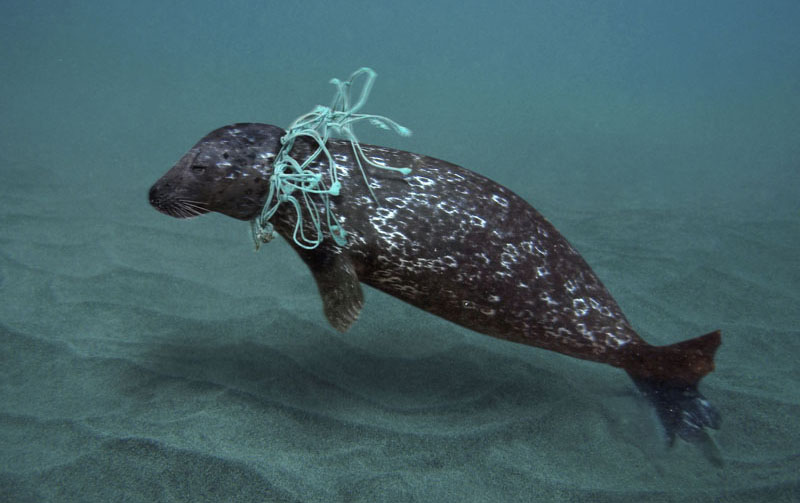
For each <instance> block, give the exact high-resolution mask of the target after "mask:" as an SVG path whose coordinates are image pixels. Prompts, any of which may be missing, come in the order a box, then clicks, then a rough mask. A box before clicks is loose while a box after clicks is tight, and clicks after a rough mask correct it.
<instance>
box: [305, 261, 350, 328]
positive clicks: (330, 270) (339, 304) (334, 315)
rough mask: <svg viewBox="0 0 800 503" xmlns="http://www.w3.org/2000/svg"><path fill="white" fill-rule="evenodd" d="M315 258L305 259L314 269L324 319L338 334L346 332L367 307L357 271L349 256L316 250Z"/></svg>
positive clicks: (312, 269) (312, 271)
mask: <svg viewBox="0 0 800 503" xmlns="http://www.w3.org/2000/svg"><path fill="white" fill-rule="evenodd" d="M310 255H313V257H303V258H304V259H305V262H306V264H308V266H309V267H310V268H311V273H312V274H313V275H314V279H315V280H316V281H317V288H318V289H319V294H320V296H321V297H322V307H323V309H324V311H325V317H326V318H328V321H329V322H330V324H331V325H332V326H333V328H335V329H336V330H338V331H339V332H347V330H348V329H349V328H350V327H351V326H352V325H353V323H355V321H356V319H358V315H359V313H361V307H362V306H363V305H364V294H363V292H362V291H361V284H360V283H359V281H358V275H357V274H356V270H355V267H354V266H353V263H352V261H351V260H350V258H349V257H347V255H345V254H343V253H339V254H335V255H334V254H332V253H330V252H329V251H325V250H320V249H317V250H314V251H313V252H311V253H310Z"/></svg>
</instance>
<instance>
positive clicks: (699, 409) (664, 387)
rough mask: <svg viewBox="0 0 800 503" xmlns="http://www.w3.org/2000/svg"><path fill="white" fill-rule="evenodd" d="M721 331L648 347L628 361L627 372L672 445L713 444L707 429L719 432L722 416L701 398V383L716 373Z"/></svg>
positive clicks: (638, 350) (631, 356) (639, 350)
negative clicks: (677, 440) (680, 442)
mask: <svg viewBox="0 0 800 503" xmlns="http://www.w3.org/2000/svg"><path fill="white" fill-rule="evenodd" d="M721 337H722V336H721V334H720V332H719V331H716V332H711V333H709V334H706V335H703V336H700V337H697V338H695V339H690V340H688V341H683V342H679V343H677V344H672V345H670V346H662V347H655V346H645V347H643V348H638V349H637V350H636V351H635V353H634V354H632V355H630V356H629V357H628V361H627V363H626V365H625V370H626V371H627V372H628V375H630V377H631V379H633V382H634V384H636V387H637V388H638V389H639V391H641V392H642V394H643V395H644V396H645V397H646V398H647V399H648V400H649V401H650V403H651V404H652V405H653V407H654V408H655V409H656V413H657V414H658V418H659V419H660V420H661V424H662V425H663V426H664V430H665V432H666V434H667V438H668V439H669V441H670V443H672V442H674V440H675V437H676V436H679V437H681V438H682V439H684V440H686V441H687V442H692V443H707V442H708V441H710V439H709V437H708V434H707V433H706V430H705V428H713V429H718V428H719V426H720V423H721V417H720V415H719V412H717V410H716V409H715V408H714V406H713V405H711V403H709V401H708V400H706V398H705V397H704V396H703V395H702V394H700V392H699V391H698V389H697V387H698V384H699V383H700V380H701V379H702V378H703V377H704V376H705V375H706V374H708V373H709V372H711V371H712V370H713V369H714V353H715V352H716V350H717V348H718V347H719V345H720V342H721Z"/></svg>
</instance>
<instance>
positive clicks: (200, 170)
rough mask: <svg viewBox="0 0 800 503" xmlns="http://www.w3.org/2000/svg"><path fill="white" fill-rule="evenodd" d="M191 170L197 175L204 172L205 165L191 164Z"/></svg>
mask: <svg viewBox="0 0 800 503" xmlns="http://www.w3.org/2000/svg"><path fill="white" fill-rule="evenodd" d="M192 171H193V172H194V173H196V174H198V175H202V174H203V173H205V172H206V166H203V165H201V164H193V165H192Z"/></svg>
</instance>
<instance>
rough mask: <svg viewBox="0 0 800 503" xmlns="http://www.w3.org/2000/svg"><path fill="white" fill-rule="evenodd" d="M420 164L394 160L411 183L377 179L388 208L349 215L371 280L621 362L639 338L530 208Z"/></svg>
mask: <svg viewBox="0 0 800 503" xmlns="http://www.w3.org/2000/svg"><path fill="white" fill-rule="evenodd" d="M383 150H384V152H383V153H382V154H383V156H384V157H385V156H386V152H385V150H386V149H383ZM379 154H381V153H380V152H377V153H376V152H374V151H370V150H368V151H367V155H370V156H374V157H373V158H375V157H377V158H379V159H383V158H384V157H381V156H380V155H379ZM409 157H410V159H398V155H393V156H391V157H390V158H389V159H386V162H387V163H390V162H391V163H393V165H407V164H400V163H401V162H403V161H405V162H406V163H408V162H409V161H410V162H411V164H412V165H413V174H412V175H410V176H408V177H406V178H405V179H402V180H401V179H398V178H397V177H392V176H385V175H384V176H381V175H382V174H381V173H371V174H370V176H371V177H375V178H376V179H377V180H378V185H379V186H380V187H381V188H380V189H379V190H380V191H381V192H380V193H381V194H387V196H385V197H382V198H381V206H380V207H377V206H376V205H369V206H370V207H369V208H364V210H365V212H364V213H363V214H362V213H361V212H358V213H355V214H354V213H353V208H352V206H351V205H352V199H351V201H350V205H348V206H349V207H348V208H347V209H343V212H342V213H343V214H344V215H346V219H345V223H344V224H345V226H346V228H347V229H348V232H352V233H353V234H356V235H358V236H360V237H361V239H356V240H354V243H353V244H352V245H351V246H348V247H347V248H348V253H350V254H352V255H354V256H359V259H358V262H360V263H362V264H363V267H362V270H360V271H359V277H360V278H361V281H363V282H365V283H367V284H369V285H370V286H373V287H375V288H378V289H380V290H383V291H385V292H387V293H389V294H391V295H394V296H396V297H398V298H401V299H403V300H405V301H407V302H409V303H411V304H414V305H415V306H418V307H420V308H422V309H425V310H426V311H429V312H431V313H433V314H436V315H438V316H441V317H443V318H445V319H448V320H450V321H453V322H455V323H458V324H460V325H462V326H465V327H467V328H470V329H472V330H476V331H479V332H482V333H485V334H488V335H492V336H495V337H499V338H503V339H507V340H512V341H515V342H522V343H525V344H529V345H534V346H539V347H544V348H548V349H554V350H556V351H559V352H562V353H566V354H569V355H571V356H578V357H581V358H587V359H591V360H600V361H604V362H609V359H611V360H613V359H614V358H613V356H611V355H609V352H610V351H611V352H613V350H615V349H617V348H620V347H622V346H624V345H626V344H628V343H629V342H631V341H635V340H639V338H638V336H637V335H636V333H635V332H634V331H633V330H632V329H631V327H630V325H629V324H628V322H627V320H626V319H625V316H624V315H623V314H622V311H621V310H620V308H619V306H618V305H617V304H616V302H615V301H614V300H613V298H612V297H611V295H610V294H609V293H608V291H607V290H606V289H605V287H603V285H602V283H601V282H600V281H599V279H598V278H597V277H596V275H595V274H594V273H593V272H592V270H591V268H590V267H589V266H588V265H587V264H586V262H585V261H584V260H583V259H582V258H581V256H580V255H579V254H578V253H577V252H576V251H575V249H574V248H573V247H572V246H571V245H570V244H569V243H568V242H567V241H566V239H564V238H563V237H562V236H561V234H560V233H558V231H556V229H555V228H554V227H553V225H552V224H550V222H548V221H547V220H546V219H545V218H544V217H543V216H542V215H541V214H539V212H537V211H536V210H535V209H534V208H532V207H531V206H530V205H529V204H527V203H526V202H525V201H524V200H523V199H521V198H520V197H519V196H517V195H516V194H514V193H513V192H512V191H510V190H509V189H507V188H505V187H503V186H501V185H499V184H497V183H495V182H493V181H491V180H489V179H487V178H485V177H482V176H480V175H478V174H476V173H473V172H470V171H467V170H465V169H463V168H460V167H459V166H456V165H454V164H451V163H447V162H445V161H440V160H437V159H433V158H430V157H425V156H418V155H413V154H410V155H409ZM388 194H391V195H388ZM343 200H344V198H343ZM354 217H355V218H354ZM611 363H613V362H611Z"/></svg>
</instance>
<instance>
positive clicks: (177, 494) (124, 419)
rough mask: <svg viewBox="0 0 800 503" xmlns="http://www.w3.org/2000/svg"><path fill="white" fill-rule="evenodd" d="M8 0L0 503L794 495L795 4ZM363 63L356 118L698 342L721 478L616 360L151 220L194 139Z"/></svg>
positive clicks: (300, 95)
mask: <svg viewBox="0 0 800 503" xmlns="http://www.w3.org/2000/svg"><path fill="white" fill-rule="evenodd" d="M741 4H744V5H743V6H742V5H739V4H736V3H734V2H721V3H719V4H714V3H712V2H704V3H703V4H702V7H697V6H695V4H694V3H691V2H670V3H669V5H670V6H669V7H667V6H666V5H660V4H658V3H645V2H633V1H631V2H614V3H612V2H605V3H604V2H599V3H584V2H572V3H570V2H534V3H533V7H527V8H526V9H527V10H523V9H522V8H521V7H519V6H515V5H513V4H511V3H506V4H502V3H501V7H496V8H488V7H483V6H481V4H476V5H471V4H469V3H463V2H459V3H457V4H456V3H452V4H444V3H443V4H441V5H439V6H438V7H436V8H430V7H429V8H427V10H425V9H423V7H421V6H420V5H417V4H415V3H410V4H408V5H404V6H398V5H395V6H393V7H382V6H381V5H380V2H379V3H378V4H368V3H352V2H351V3H343V4H340V5H338V6H337V7H336V8H330V7H328V8H326V7H324V6H323V4H321V3H310V4H307V5H304V6H303V7H299V6H295V7H292V6H285V5H281V4H277V3H276V4H274V5H273V4H270V3H263V2H250V3H246V2H230V3H228V4H224V5H217V4H213V5H212V4H209V5H205V4H202V3H200V2H195V3H175V4H161V3H159V4H155V3H153V4H149V3H143V4H141V5H139V6H137V7H133V6H118V5H115V4H113V3H112V4H106V3H103V4H101V3H97V4H96V5H93V4H91V3H90V2H83V3H81V2H52V3H48V2H38V3H29V2H16V1H12V2H10V3H9V5H7V6H6V7H5V12H4V15H3V17H2V18H1V19H0V28H2V30H1V31H0V37H2V39H1V40H0V75H1V76H0V501H3V502H35V501H53V502H66V501H81V502H92V501H98V502H99V501H103V502H107V501H126V502H128V501H130V502H153V501H187V502H199V501H258V502H272V501H287V502H288V501H308V502H311V501H315V502H335V501H363V502H377V501H391V502H404V501H418V502H428V501H436V502H449V501H459V502H464V501H499V502H505V501H637V502H638V501H726V502H739V501H784V502H788V501H798V500H800V481H798V479H799V478H800V475H798V474H800V428H799V427H798V419H797V418H798V416H800V386H798V384H800V382H799V380H798V377H799V376H800V366H798V364H797V359H798V354H800V339H798V337H800V330H798V328H797V323H798V319H799V318H800V316H798V303H799V302H800V287H799V286H798V285H800V259H798V249H800V205H799V204H798V195H799V194H800V183H799V182H800V119H798V117H800V98H798V96H800V87H799V86H798V82H800V64H799V63H800V57H799V56H798V54H800V42H799V41H798V39H799V38H800V35H798V33H796V30H795V29H794V28H793V27H796V26H797V25H798V19H800V18H799V17H798V8H797V5H796V3H795V2H783V3H782V2H769V3H767V4H764V5H761V6H760V5H757V4H756V3H755V2H741ZM363 64H370V65H372V66H374V67H375V68H376V69H377V70H378V71H379V73H380V75H381V77H380V78H379V79H378V82H377V86H376V88H375V91H374V94H373V99H372V101H370V104H369V106H368V111H371V112H375V113H382V114H386V115H389V116H391V117H393V118H395V119H397V120H398V121H400V122H402V123H404V124H406V125H407V126H409V127H411V128H412V129H413V130H414V131H415V136H413V137H412V138H410V139H401V138H395V137H391V136H388V135H380V134H374V133H371V132H369V131H364V137H365V138H367V139H369V140H370V141H373V142H380V143H382V144H385V145H389V146H393V147H396V148H403V149H408V150H413V151H418V152H421V153H425V154H429V155H433V156H436V157H441V158H445V159H448V160H450V161H453V162H457V163H460V164H463V165H465V166H466V167H469V168H471V169H474V170H476V171H479V172H481V173H483V174H485V175H487V176H490V177H491V178H494V179H496V180H498V181H499V182H501V183H503V184H505V185H507V186H509V187H511V188H512V189H513V190H515V191H516V192H517V193H519V194H520V195H522V196H523V197H525V198H526V199H527V200H528V201H530V202H531V203H532V204H533V205H534V206H536V207H537V208H538V209H539V210H540V211H542V212H543V213H544V214H545V215H547V216H548V217H549V218H550V219H551V220H552V221H553V222H554V223H555V224H556V226H557V227H558V228H559V229H560V230H561V231H562V233H563V234H564V235H565V236H567V238H568V239H569V240H570V241H571V242H572V243H573V244H574V245H575V246H576V247H577V248H578V249H579V250H580V251H581V252H582V253H583V254H584V256H585V257H586V259H587V260H588V261H589V263H590V264H592V266H593V267H594V268H595V270H596V271H597V273H598V274H599V275H600V277H601V278H603V280H604V281H605V283H606V285H607V286H608V287H609V289H610V290H611V291H612V292H613V293H614V295H615V297H616V299H617V300H618V301H619V303H620V304H621V306H622V307H623V309H624V310H625V312H626V314H627V315H628V317H629V318H630V319H631V320H632V321H633V323H634V325H635V326H636V327H638V329H639V330H640V331H641V334H642V335H643V336H644V337H645V338H646V339H647V340H649V341H650V342H652V343H656V344H668V343H673V342H677V341H679V340H682V339H685V338H689V337H694V336H697V335H700V334H702V333H705V332H707V331H710V330H713V329H717V328H719V329H722V331H723V334H724V342H723V346H722V348H721V349H720V351H719V353H718V357H717V370H716V371H715V372H714V373H713V374H711V375H710V376H709V377H708V378H706V379H705V380H704V381H703V384H702V390H703V392H704V393H705V394H706V396H707V397H708V398H709V399H710V400H711V401H712V402H713V403H714V404H715V405H716V406H717V407H718V408H719V409H720V411H721V413H722V414H723V418H724V423H723V426H722V428H721V429H720V430H719V431H717V432H714V433H713V434H712V435H713V438H714V441H715V442H716V444H717V446H718V448H719V451H720V453H721V456H722V459H723V464H722V465H721V466H718V465H715V464H713V463H710V462H709V461H708V459H707V458H706V457H705V456H704V455H703V453H702V452H701V451H699V450H698V449H696V448H695V447H693V446H691V445H688V444H684V443H681V442H679V443H678V444H677V445H676V446H675V447H673V448H671V449H668V448H667V447H666V446H665V443H664V439H663V438H662V437H661V436H660V435H661V433H660V430H659V425H658V424H657V422H656V420H655V418H654V417H653V414H652V412H651V411H650V409H649V408H648V405H647V404H646V403H645V402H644V401H643V400H642V399H641V398H639V397H638V396H637V395H636V393H635V392H634V390H633V387H632V385H631V383H630V382H628V380H627V377H626V376H624V375H623V374H622V373H621V372H619V371H617V370H615V369H612V368H611V367H606V366H603V365H598V364H592V363H587V362H582V361H579V360H575V359H571V358H567V357H564V356H561V355H558V354H555V353H549V352H546V351H542V350H538V349H535V348H529V347H523V346H517V345H514V344H511V343H506V342H502V341H498V340H494V339H490V338H488V337H485V336H481V335H478V334H476V333H473V332H470V331H468V330H466V329H462V328H459V327H456V326H454V325H452V324H449V323H447V322H445V321H442V320H440V319H438V318H435V317H433V316H431V315H428V314H426V313H424V312H422V311H420V310H416V309H414V308H412V307H409V306H407V305H404V304H403V303H401V302H399V301H396V300H395V299H393V298H391V297H389V296H387V295H385V294H382V293H380V292H377V291H375V290H371V289H369V288H367V289H366V292H365V294H366V305H365V308H364V310H363V312H362V315H361V318H360V320H359V321H358V323H357V324H356V325H355V326H354V327H353V329H352V330H351V331H350V332H349V333H347V334H339V333H337V332H335V331H334V330H333V329H332V328H330V327H329V326H328V325H327V324H326V321H325V320H324V318H323V315H322V311H321V306H320V302H319V299H318V295H317V292H316V287H315V285H314V284H313V281H312V279H311V276H310V274H309V273H308V271H307V270H306V269H305V266H304V265H303V264H302V263H301V262H300V260H299V259H298V258H297V257H296V256H295V255H294V253H293V252H292V251H291V249H290V248H289V247H288V246H287V245H286V243H283V242H278V241H277V240H276V241H275V242H273V243H271V244H269V245H268V246H267V247H266V248H264V249H262V250H261V251H260V252H258V253H255V252H254V251H253V249H252V246H251V243H250V240H249V236H248V234H247V225H246V224H245V223H243V222H236V221H234V220H231V219H227V218H225V217H222V216H218V215H211V216H204V217H202V218H198V219H194V220H191V221H178V220H174V219H170V218H167V217H165V216H163V215H160V214H158V213H156V212H155V211H154V210H152V209H151V208H150V207H149V206H148V204H147V200H146V193H147V189H148V188H149V186H150V184H151V183H152V182H153V181H155V180H156V179H157V178H158V177H159V176H160V175H161V174H162V173H163V172H164V171H166V170H167V169H168V168H169V167H170V166H171V165H172V163H174V162H175V161H176V160H177V159H178V158H179V157H180V156H181V155H182V154H183V152H184V151H185V150H187V149H188V148H189V147H190V146H191V145H192V144H193V143H194V142H195V141H196V140H197V139H199V138H200V137H201V136H202V135H204V134H205V133H206V132H208V131H209V130H211V129H214V128H215V127H218V126H221V125H224V124H226V123H230V122H235V121H249V120H259V121H264V122H272V123H275V124H279V125H284V126H285V125H286V124H288V122H289V121H291V119H293V118H294V117H295V116H297V115H299V114H301V113H303V112H305V111H307V110H310V109H311V107H312V106H313V105H315V104H316V103H325V102H327V100H328V99H329V97H330V95H331V92H332V88H331V87H329V86H328V85H327V84H326V81H327V79H329V78H330V77H334V76H336V77H345V76H346V75H347V74H348V73H349V72H350V71H352V70H354V69H355V68H357V67H358V66H361V65H363Z"/></svg>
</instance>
